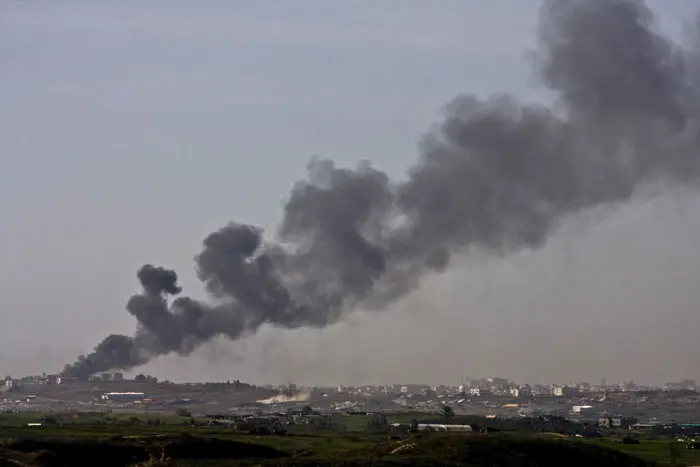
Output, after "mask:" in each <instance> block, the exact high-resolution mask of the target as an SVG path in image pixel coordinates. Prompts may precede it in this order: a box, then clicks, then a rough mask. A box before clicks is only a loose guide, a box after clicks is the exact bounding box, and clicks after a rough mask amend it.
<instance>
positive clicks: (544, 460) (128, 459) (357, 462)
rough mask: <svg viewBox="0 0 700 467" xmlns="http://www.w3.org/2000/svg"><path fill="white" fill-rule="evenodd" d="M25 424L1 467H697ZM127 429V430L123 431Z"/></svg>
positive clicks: (605, 456)
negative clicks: (664, 466)
mask: <svg viewBox="0 0 700 467" xmlns="http://www.w3.org/2000/svg"><path fill="white" fill-rule="evenodd" d="M28 417H29V416H28V415H20V414H11V415H10V416H5V417H3V418H2V420H0V466H2V467H5V466H12V467H17V466H19V467H53V466H56V467H58V466H78V467H80V466H90V467H92V466H97V465H99V466H104V467H123V466H133V467H136V466H143V467H145V466H151V467H157V466H190V467H195V466H210V467H215V466H230V465H250V466H252V465H255V466H361V465H362V466H364V465H374V466H402V465H423V466H471V467H486V466H488V467H501V466H508V467H510V466H513V467H515V466H529V467H540V466H542V467H559V466H564V465H566V466H573V467H578V466H581V467H583V466H586V467H590V466H595V467H607V466H610V467H612V466H615V467H644V466H652V465H674V464H675V465H679V466H680V465H688V466H690V465H700V453H698V451H692V450H688V449H686V448H685V444H683V443H672V442H670V441H669V440H666V441H647V440H644V441H641V442H640V443H639V444H621V443H619V442H616V441H614V440H610V439H590V440H588V439H586V440H584V439H581V438H571V437H567V436H557V435H553V434H549V435H548V434H545V433H542V434H530V435H527V434H525V435H523V434H520V435H516V434H512V433H496V434H445V433H430V434H413V435H396V436H389V435H387V434H372V433H370V432H367V431H365V432H361V431H352V432H348V431H338V430H323V431H306V432H303V431H294V430H292V431H289V432H288V433H287V434H286V436H275V435H251V434H245V433H241V432H240V431H237V430H235V429H233V428H231V427H217V426H203V425H200V426H188V425H186V424H183V423H181V422H182V420H181V419H180V418H177V417H173V418H171V419H168V423H163V424H158V425H156V424H152V423H145V422H143V421H142V423H139V424H129V423H126V422H127V421H128V420H129V417H128V416H121V417H119V420H117V421H116V422H115V423H110V424H105V423H97V422H96V421H95V420H93V419H92V418H91V417H93V415H90V414H85V415H80V416H77V418H71V420H74V421H75V423H73V422H72V421H71V423H63V424H62V425H59V426H41V427H30V426H28V425H27V423H26V422H27V418H28ZM122 422H125V423H122Z"/></svg>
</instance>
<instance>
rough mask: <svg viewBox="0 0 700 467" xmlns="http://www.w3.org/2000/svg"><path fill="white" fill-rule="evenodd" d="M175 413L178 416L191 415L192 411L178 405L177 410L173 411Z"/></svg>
mask: <svg viewBox="0 0 700 467" xmlns="http://www.w3.org/2000/svg"><path fill="white" fill-rule="evenodd" d="M175 415H177V416H178V417H191V416H192V412H190V411H189V410H187V409H185V408H183V407H178V408H177V410H176V411H175Z"/></svg>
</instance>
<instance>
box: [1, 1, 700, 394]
mask: <svg viewBox="0 0 700 467" xmlns="http://www.w3.org/2000/svg"><path fill="white" fill-rule="evenodd" d="M538 3H539V2H537V1H534V0H532V1H531V0H492V1H489V2H484V1H477V0H474V1H463V0H462V1H460V0H439V1H438V0H436V1H427V0H426V1H418V0H403V1H400V0H396V1H389V0H384V1H377V0H374V1H365V0H354V1H349V2H329V1H321V0H303V1H302V0H299V1H295V2H281V1H246V2H244V1H239V2H232V1H224V0H221V1H213V0H212V1H200V2H191V1H185V0H167V1H165V0H162V1H152V2H142V1H137V0H131V1H119V2H87V1H82V2H81V1H75V0H63V1H61V2H49V1H24V2H20V1H16V2H15V1H5V2H2V3H0V63H1V64H2V65H1V66H2V73H0V99H1V101H2V107H1V110H0V141H1V142H2V143H1V144H2V146H1V147H2V153H1V154H2V157H1V158H0V210H1V212H2V214H3V224H2V225H3V227H2V229H0V294H2V297H3V301H2V302H3V306H2V307H1V308H0V319H1V321H0V323H2V324H0V373H2V372H7V373H13V374H19V373H29V372H36V371H55V370H58V369H60V368H61V367H62V365H63V364H64V363H67V362H69V361H71V360H72V359H73V358H74V357H75V356H76V355H77V354H79V353H85V352H87V351H89V350H90V349H91V348H92V347H93V346H94V345H95V344H96V343H97V342H98V341H99V340H101V339H102V338H103V337H104V336H105V335H106V334H107V333H111V332H126V333H130V332H132V331H133V327H134V321H133V320H132V318H131V316H129V315H128V313H126V312H125V311H124V309H123V306H124V303H125V302H126V299H127V298H128V296H129V295H130V294H131V293H132V292H133V291H134V290H136V288H137V285H138V284H137V282H136V279H135V271H136V269H137V268H138V267H139V266H140V265H141V264H143V263H144V262H153V263H157V264H163V265H165V266H168V267H172V268H174V269H176V270H177V271H178V273H179V275H180V276H181V282H182V283H183V285H184V286H185V288H186V290H187V291H188V292H189V293H190V294H194V295H201V294H202V293H201V286H200V284H199V283H198V281H197V280H196V279H195V277H194V268H193V261H192V257H193V255H194V254H195V253H196V252H197V251H198V249H199V245H200V242H201V240H202V238H203V237H204V236H205V235H206V234H207V233H208V232H210V231H211V230H213V229H215V228H218V227H220V226H221V225H223V224H224V223H225V222H227V221H229V220H232V219H236V220H239V221H244V222H251V223H255V224H260V225H263V226H265V227H266V228H269V229H273V228H274V226H275V224H276V219H277V218H278V217H279V213H280V207H281V204H282V202H283V201H284V198H285V196H286V194H287V193H288V191H289V189H290V187H291V185H292V184H293V183H294V181H295V180H297V179H298V178H300V177H302V176H303V175H304V172H305V166H306V163H307V162H308V160H309V158H310V156H312V155H315V154H318V155H321V156H324V157H329V158H332V159H335V160H336V161H338V162H339V163H341V164H343V165H346V164H354V163H355V162H356V161H357V160H360V159H371V160H372V161H374V162H375V164H376V165H377V166H378V167H379V168H381V169H383V170H386V171H388V172H389V173H391V174H392V175H395V176H401V174H402V171H404V170H405V169H406V168H407V167H408V166H409V165H410V164H411V163H412V162H413V161H414V160H415V157H416V143H417V141H418V138H419V137H420V135H421V134H422V133H424V132H425V131H426V130H427V128H428V127H429V126H430V124H431V123H432V122H434V121H435V120H436V119H437V118H439V111H440V108H441V106H442V105H444V104H445V103H446V102H448V101H449V100H450V99H451V98H453V97H454V96H456V95H457V94H459V93H464V92H473V93H475V94H477V95H481V96H484V95H487V94H490V93H492V92H496V91H507V92H510V93H513V94H516V95H519V96H522V97H523V98H526V99H531V100H534V99H546V93H544V92H543V90H542V89H541V88H540V87H539V85H538V84H537V82H536V80H535V78H534V73H533V72H532V70H531V69H530V68H529V67H528V65H527V63H526V60H525V58H524V52H525V51H526V49H527V48H528V47H531V46H533V45H534V39H535V26H536V19H537V6H538ZM651 4H652V5H653V6H654V7H655V9H656V11H657V13H659V15H660V20H661V24H662V26H663V28H664V30H665V31H667V32H668V33H669V34H672V35H674V36H676V37H680V34H681V31H682V24H683V21H686V20H688V19H691V18H692V17H693V15H694V10H695V5H696V2H694V1H693V0H673V1H671V0H666V1H664V0H658V1H655V2H651ZM699 206H700V203H699V202H698V199H697V196H695V195H694V194H683V193H680V194H678V193H674V194H671V195H665V196H664V197H663V198H661V199H656V200H654V201H650V202H644V203H641V202H640V203H637V204H635V205H634V206H631V207H629V208H623V209H620V211H619V216H607V219H606V220H605V221H603V222H602V223H597V222H596V223H595V226H594V227H590V226H588V228H586V229H580V228H578V227H575V226H573V227H571V229H569V230H566V229H565V232H563V233H560V234H559V235H558V236H557V238H555V239H554V240H553V241H552V243H551V244H550V245H549V246H547V247H546V248H545V249H543V250H542V251H539V252H536V253H528V254H523V255H518V257H517V258H511V259H508V260H503V261H493V260H484V259H479V258H472V259H469V260H468V261H466V262H465V264H464V265H463V266H461V267H460V268H458V270H456V271H454V272H451V273H450V274H448V275H447V276H446V277H443V278H432V279H431V280H430V281H428V283H427V284H426V285H425V287H424V288H423V290H421V291H420V292H418V293H417V294H414V296H412V297H410V298H409V299H408V300H406V301H405V302H403V303H402V304H400V305H399V306H397V307H395V308H396V309H393V310H391V311H390V312H387V313H386V314H384V315H383V316H371V317H370V316H366V315H363V314H358V315H355V316H353V317H351V318H350V319H349V322H348V323H343V324H340V325H338V326H335V327H333V328H331V329H328V330H326V331H322V332H319V331H313V332H312V331H296V332H286V333H285V332H282V331H278V330H271V329H265V330H263V331H262V332H261V333H260V335H259V336H256V337H254V338H251V339H249V340H248V341H246V342H240V343H235V344H231V343H221V342H218V343H214V344H212V345H209V346H207V347H205V348H203V349H202V350H201V351H199V352H197V354H196V355H194V356H192V357H190V358H188V359H180V358H176V357H166V358H163V359H160V360H158V361H156V362H154V363H152V364H151V365H150V366H149V367H148V368H147V369H148V370H149V371H153V372H154V373H156V374H158V375H160V376H167V377H171V378H176V379H193V378H200V377H201V378H211V379H220V380H226V379H233V378H241V379H252V380H255V381H262V380H266V381H271V382H277V381H286V380H289V379H295V380H300V381H301V380H304V381H307V382H315V381H318V382H329V381H331V382H335V381H337V382H353V381H382V380H384V381H387V382H395V381H397V382H398V381H421V380H423V381H424V380H429V379H431V380H441V381H444V382H458V381H455V378H456V379H457V380H458V379H459V378H461V377H462V376H463V375H466V374H469V375H472V376H477V375H487V374H489V375H490V374H500V375H503V376H512V377H515V378H520V379H530V380H533V379H538V380H555V379H559V380H571V379H595V380H597V379H599V378H600V376H602V375H603V374H606V375H607V377H608V380H613V379H616V378H620V379H622V378H634V379H637V380H648V381H652V382H663V380H665V379H672V378H680V377H683V376H689V377H698V378H700V363H697V358H696V355H697V351H698V350H700V346H698V345H697V343H693V342H692V340H693V339H694V338H695V337H694V334H693V332H691V331H693V330H695V329H697V326H698V324H700V318H699V317H698V316H697V315H698V313H697V303H698V299H700V292H699V291H698V288H697V285H696V280H695V278H696V277H697V276H698V273H699V272H700V253H698V252H697V248H696V246H695V243H696V238H697V232H698V229H699V228H700V215H699V214H697V212H698V209H697V208H698V207H699ZM574 223H575V224H577V225H580V224H585V223H584V222H581V221H580V220H578V222H574ZM567 232H568V233H567ZM348 330H352V332H348ZM686 339H687V340H686ZM496 343H500V345H496Z"/></svg>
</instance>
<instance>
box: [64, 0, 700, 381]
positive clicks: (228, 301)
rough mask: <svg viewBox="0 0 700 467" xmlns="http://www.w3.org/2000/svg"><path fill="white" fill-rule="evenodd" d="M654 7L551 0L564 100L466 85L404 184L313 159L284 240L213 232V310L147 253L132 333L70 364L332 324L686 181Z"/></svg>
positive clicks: (131, 306)
mask: <svg viewBox="0 0 700 467" xmlns="http://www.w3.org/2000/svg"><path fill="white" fill-rule="evenodd" d="M652 20H653V17H652V13H651V12H650V10H649V9H648V8H647V7H646V6H645V5H644V4H643V3H642V2H641V1H634V0H561V1H556V0H548V1H545V2H544V5H543V7H542V18H541V25H540V30H539V40H540V41H539V42H540V48H539V51H538V54H537V61H538V63H539V66H540V68H541V75H542V78H543V80H544V82H545V84H546V85H547V86H548V87H549V88H550V89H551V90H552V91H554V92H555V93H556V94H557V95H558V98H559V99H558V103H557V104H558V105H557V106H556V107H555V109H556V112H555V110H553V109H550V108H546V107H543V106H539V105H522V104H520V103H518V101H517V99H515V98H514V97H512V96H509V95H505V94H504V95H497V96H493V97H490V98H488V99H486V100H480V99H478V98H476V97H474V96H470V95H465V96H460V97H457V98H456V99H455V100H454V101H453V102H452V103H450V104H449V105H448V106H447V108H446V116H445V118H444V120H443V121H442V122H441V123H440V124H439V125H437V126H436V127H435V128H434V129H432V130H431V131H430V132H429V134H428V135H427V136H426V137H425V139H424V140H423V142H422V144H421V148H420V158H419V160H418V162H417V164H416V165H415V166H414V167H413V168H412V169H411V170H410V172H409V174H408V178H407V180H406V181H403V182H400V183H393V182H392V181H391V180H390V179H389V177H388V176H387V175H386V174H384V173H382V172H380V171H378V170H376V169H374V168H372V167H371V165H370V164H369V163H362V164H360V165H359V166H358V167H357V168H356V169H354V170H347V169H341V168H337V167H335V165H334V163H333V162H331V161H328V160H318V159H316V160H313V161H312V162H311V164H310V166H309V176H308V179H307V180H304V181H301V182H299V183H298V184H297V185H296V186H295V187H294V188H293V190H292V192H291V195H290V198H289V201H288V203H287V205H286V208H285V212H284V218H283V219H282V222H281V225H280V228H279V232H278V243H276V244H264V243H263V236H262V231H261V230H260V229H258V228H256V227H252V226H248V225H243V224H238V223H231V224H229V225H227V226H225V227H223V228H221V229H220V230H218V231H216V232H214V233H212V234H210V235H209V236H208V237H207V238H206V239H205V240H204V248H203V250H202V252H201V253H200V254H199V256H197V258H196V260H197V267H198V274H199V277H200V278H201V280H202V281H203V282H204V283H205V284H206V287H207V289H208V290H209V291H210V292H211V294H212V295H213V296H215V297H216V298H217V299H218V300H217V302H218V303H222V304H221V305H217V306H212V305H208V304H206V303H201V302H198V301H195V300H192V299H190V298H185V297H180V298H177V299H175V300H174V301H173V302H172V304H170V305H169V304H168V300H167V298H168V296H170V295H177V294H178V293H179V292H180V288H179V287H178V285H177V276H176V275H175V273H174V272H173V271H168V270H165V269H162V268H156V267H153V266H150V265H146V266H144V267H143V268H142V269H141V270H140V271H139V273H138V277H139V279H140V281H141V284H142V286H143V293H142V294H139V295H135V296H133V297H132V298H131V299H130V300H129V302H128V304H127V310H128V311H129V312H130V313H131V314H132V315H133V316H134V317H135V318H136V319H137V321H138V322H139V328H138V330H137V332H136V334H135V335H134V336H133V337H128V336H119V335H112V336H109V337H107V338H106V339H105V340H104V341H103V342H102V343H101V344H99V345H98V346H97V347H96V348H95V351H94V352H93V353H92V354H90V355H89V356H87V357H84V358H81V359H79V360H78V361H77V362H76V363H74V364H73V365H69V366H67V367H66V370H65V373H66V374H68V375H88V374H91V373H94V372H97V371H103V370H108V369H113V368H122V369H128V368H132V367H134V366H137V365H140V364H143V363H145V362H147V361H148V360H149V359H150V358H152V357H154V356H157V355H163V354H167V353H171V352H177V353H180V354H187V353H189V352H191V351H192V350H193V349H195V348H196V347H197V346H198V345H199V344H201V343H202V342H205V341H207V340H209V339H211V338H212V337H214V336H220V335H221V336H226V337H228V338H229V339H239V338H242V337H245V336H246V335H249V334H251V333H254V332H255V331H256V330H257V329H258V328H259V327H260V326H261V325H263V324H265V323H268V324H270V325H274V326H279V327H285V328H296V327H300V326H307V327H309V326H310V327H323V326H327V325H328V324H330V323H333V322H336V321H337V320H338V319H339V318H340V317H341V316H342V315H343V313H345V312H347V311H350V310H353V309H356V308H363V309H381V308H383V307H385V306H386V305H387V304H389V303H390V302H392V301H393V300H396V299H397V298H399V297H401V296H403V295H405V294H406V293H408V292H410V291H411V290H412V289H413V288H414V287H416V286H417V285H418V283H419V281H420V279H421V277H422V276H423V275H424V274H425V273H427V272H431V271H442V270H444V269H445V268H447V267H448V266H449V264H450V261H451V258H452V257H453V256H454V255H458V254H464V253H465V252H466V251H467V250H468V249H469V248H479V249H482V250H488V251H492V252H494V253H496V254H504V253H508V252H512V251H517V250H519V249H523V248H537V247H539V246H541V245H542V244H543V243H544V242H545V241H546V240H547V238H548V236H549V235H550V234H551V233H552V231H553V230H554V229H555V228H556V227H557V225H558V223H559V222H560V221H561V219H562V218H563V217H564V216H567V215H571V214H574V213H576V212H577V211H580V210H583V209H586V208H590V207H593V206H598V205H601V204H606V203H617V202H622V201H625V200H627V199H629V198H630V197H631V196H632V195H633V193H634V191H635V189H636V188H637V187H639V185H640V184H642V183H645V182H647V181H650V180H657V179H662V180H666V181H669V182H673V183H694V182H695V181H697V180H698V169H699V168H700V166H699V163H698V162H699V158H698V149H699V148H700V133H699V132H698V117H700V111H699V107H698V103H699V101H698V93H697V91H698V89H699V88H698V84H697V83H698V82H700V81H698V80H697V78H698V75H697V73H696V70H698V68H697V66H696V64H697V61H696V59H695V58H696V56H695V53H694V51H693V50H688V49H683V48H681V47H680V46H678V45H675V44H673V43H671V42H670V41H668V40H666V39H664V38H663V37H661V36H660V35H658V34H657V33H655V32H654V29H653V24H652Z"/></svg>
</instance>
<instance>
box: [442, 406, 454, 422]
mask: <svg viewBox="0 0 700 467" xmlns="http://www.w3.org/2000/svg"><path fill="white" fill-rule="evenodd" d="M440 413H441V414H442V418H443V420H445V423H450V422H451V421H452V420H454V418H455V411H454V409H453V408H452V407H450V406H449V405H443V406H442V409H440Z"/></svg>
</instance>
